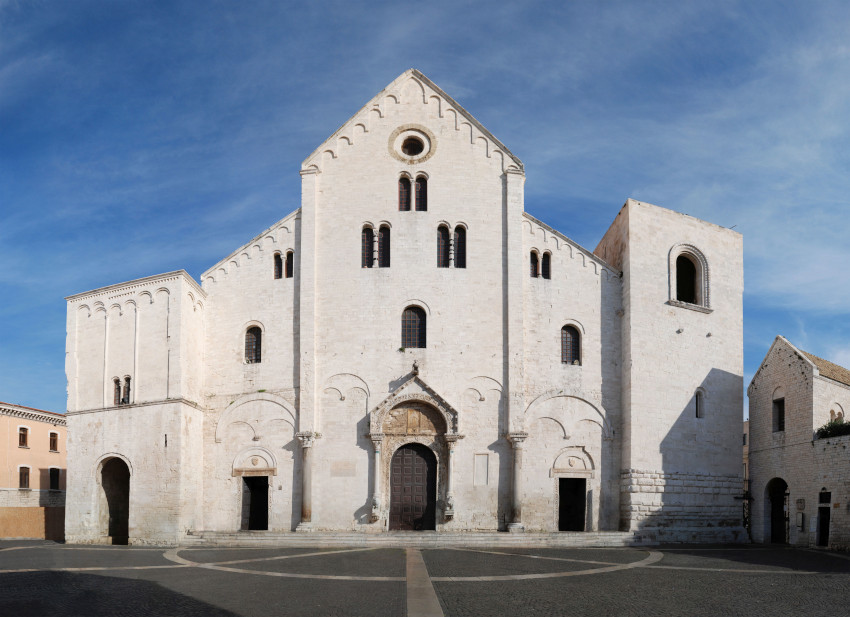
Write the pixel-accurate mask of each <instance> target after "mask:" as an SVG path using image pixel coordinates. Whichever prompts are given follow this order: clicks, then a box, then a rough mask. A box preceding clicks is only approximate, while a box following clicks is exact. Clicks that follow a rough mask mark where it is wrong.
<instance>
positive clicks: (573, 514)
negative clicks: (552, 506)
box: [558, 478, 587, 531]
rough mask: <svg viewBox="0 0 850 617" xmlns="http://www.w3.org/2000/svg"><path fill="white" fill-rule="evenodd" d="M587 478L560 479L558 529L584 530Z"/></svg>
mask: <svg viewBox="0 0 850 617" xmlns="http://www.w3.org/2000/svg"><path fill="white" fill-rule="evenodd" d="M586 508H587V480H585V479H584V478H559V479H558V531H584V519H585V510H586Z"/></svg>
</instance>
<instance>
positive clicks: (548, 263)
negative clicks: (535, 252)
mask: <svg viewBox="0 0 850 617" xmlns="http://www.w3.org/2000/svg"><path fill="white" fill-rule="evenodd" d="M542 262H543V263H542V268H541V270H542V272H543V278H545V279H549V278H552V255H551V253H543V259H542Z"/></svg>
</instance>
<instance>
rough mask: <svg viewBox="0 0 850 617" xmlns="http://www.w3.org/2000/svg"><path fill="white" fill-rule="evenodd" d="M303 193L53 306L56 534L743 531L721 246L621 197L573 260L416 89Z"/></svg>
mask: <svg viewBox="0 0 850 617" xmlns="http://www.w3.org/2000/svg"><path fill="white" fill-rule="evenodd" d="M300 175H301V181H302V192H301V203H300V204H292V205H291V206H290V208H291V209H292V212H291V213H290V214H288V215H286V216H285V217H284V218H282V219H281V220H280V221H279V222H277V223H275V224H274V225H272V226H271V227H270V228H268V229H266V230H265V231H263V232H261V233H260V234H258V235H257V236H256V237H254V238H253V239H251V240H249V241H248V242H246V243H245V244H244V245H242V246H241V247H238V248H236V249H235V250H234V251H233V252H232V253H231V254H230V255H228V256H226V257H224V258H223V259H222V260H221V261H219V262H218V263H216V264H214V265H213V266H212V267H211V268H210V269H209V270H207V271H206V272H204V273H203V275H202V276H201V279H200V284H199V283H198V282H196V281H194V280H193V279H192V278H191V277H190V276H189V275H188V274H187V273H186V272H184V271H177V272H170V273H167V274H162V275H157V276H151V277H147V278H143V279H138V280H134V281H130V282H127V283H121V284H117V285H111V286H108V287H103V288H100V289H95V290H93V291H88V292H85V293H80V294H77V295H74V296H71V297H69V298H67V301H68V313H67V332H68V338H67V356H66V367H67V376H68V422H69V426H70V427H71V429H72V433H71V442H70V444H69V501H68V516H67V526H68V528H67V531H68V539H69V541H72V542H107V541H113V542H123V541H129V542H131V543H143V542H158V543H174V542H180V541H181V539H183V538H185V537H186V534H187V533H191V534H199V533H202V532H204V531H217V532H232V533H237V532H239V531H240V530H264V529H268V530H271V531H278V532H287V531H296V530H298V531H309V530H324V531H356V532H361V533H370V534H371V533H386V532H390V531H395V530H406V529H410V530H420V529H423V530H427V529H431V530H437V531H445V532H475V531H495V530H509V531H514V532H522V531H545V532H551V531H559V530H563V531H591V530H593V531H600V530H602V531H604V530H626V531H634V532H636V533H641V534H646V535H649V536H652V537H656V538H659V539H670V540H676V539H682V540H703V539H704V540H734V539H739V538H741V537H742V534H743V529H742V527H741V508H740V501H739V500H736V497H740V491H741V481H742V478H741V459H740V432H739V431H740V410H741V407H742V404H743V401H742V391H743V377H742V374H743V342H742V324H743V313H742V290H743V255H742V239H741V236H740V235H739V234H738V233H736V232H734V231H731V230H729V229H726V228H723V227H720V226H717V225H714V224H711V223H708V222H705V221H701V220H698V219H695V218H693V217H690V216H686V215H684V214H679V213H677V212H673V211H671V210H666V209H664V208H659V207H657V206H653V205H651V204H647V203H642V202H639V201H635V200H628V201H627V202H626V204H625V205H624V206H623V207H622V208H621V209H620V210H619V212H616V210H615V209H612V210H611V217H612V218H613V219H614V220H613V223H612V225H611V227H610V228H609V229H608V230H607V232H605V233H604V235H603V237H602V240H601V241H600V243H599V245H598V246H597V247H596V249H594V250H589V249H587V248H584V247H582V246H580V245H578V244H577V243H576V242H574V241H573V240H571V239H570V238H569V237H568V236H566V235H564V234H563V233H561V232H559V231H556V230H555V229H552V228H551V227H550V226H548V225H547V224H545V223H544V222H542V221H539V220H537V219H536V218H534V217H532V216H530V215H529V214H527V213H526V212H525V211H524V187H525V180H526V178H525V168H524V165H523V163H522V162H521V161H520V159H519V158H518V157H517V156H516V155H514V154H513V153H512V152H511V151H510V150H509V149H508V148H507V147H506V146H505V145H504V144H503V143H502V142H500V141H499V140H498V139H497V138H496V137H495V136H493V135H492V134H491V133H490V132H489V131H487V129H485V128H484V127H483V126H482V125H481V124H480V123H479V122H478V121H477V120H476V119H475V118H474V117H473V116H472V115H471V114H469V112H467V111H466V110H465V109H463V108H462V107H461V106H460V105H459V104H458V103H457V102H456V101H455V100H453V99H452V98H451V97H450V96H449V95H448V94H446V93H445V92H443V91H442V90H441V89H440V88H439V87H437V86H436V85H435V84H434V83H433V82H431V81H430V80H429V79H428V78H427V77H425V76H424V75H422V74H421V73H419V72H418V71H415V70H410V71H407V72H405V73H403V74H402V75H401V76H399V77H398V78H397V79H396V80H395V81H393V82H392V83H391V84H390V85H388V86H387V87H386V88H385V89H384V90H383V91H381V92H380V93H378V94H377V95H376V96H375V97H374V98H373V99H372V100H371V101H369V102H368V103H367V104H366V105H365V106H364V107H363V108H362V109H360V110H359V111H358V112H357V113H356V114H355V115H354V116H353V117H352V118H351V119H350V120H348V121H347V122H346V123H345V124H344V125H343V126H342V127H340V128H339V129H338V130H337V131H336V132H335V133H334V134H333V135H332V136H331V137H330V138H328V139H327V140H326V141H325V142H324V143H323V144H322V145H320V146H319V147H318V148H317V149H316V150H315V151H314V152H313V153H312V154H310V155H309V156H308V157H307V159H306V160H305V161H304V163H303V165H302V166H301V170H300ZM186 241H187V242H190V241H191V239H187V240H186Z"/></svg>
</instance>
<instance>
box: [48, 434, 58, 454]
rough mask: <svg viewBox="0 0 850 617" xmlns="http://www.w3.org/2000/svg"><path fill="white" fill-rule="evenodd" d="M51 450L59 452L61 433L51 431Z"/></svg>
mask: <svg viewBox="0 0 850 617" xmlns="http://www.w3.org/2000/svg"><path fill="white" fill-rule="evenodd" d="M50 451H51V452H59V434H58V433H50Z"/></svg>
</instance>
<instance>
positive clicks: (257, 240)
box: [201, 208, 301, 283]
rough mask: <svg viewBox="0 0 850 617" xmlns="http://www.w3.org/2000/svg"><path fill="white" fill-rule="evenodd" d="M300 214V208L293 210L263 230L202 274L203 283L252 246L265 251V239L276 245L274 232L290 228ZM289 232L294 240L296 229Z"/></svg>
mask: <svg viewBox="0 0 850 617" xmlns="http://www.w3.org/2000/svg"><path fill="white" fill-rule="evenodd" d="M300 213H301V208H298V209H297V210H293V211H292V212H290V213H289V214H287V215H286V216H285V217H283V218H282V219H280V220H279V221H278V222H277V223H275V224H274V225H272V226H271V227H269V228H267V229H265V230H263V231H262V232H260V233H259V234H257V235H256V236H254V237H253V238H252V239H251V240H250V241H249V242H246V243H245V244H243V245H242V246H240V247H239V248H238V249H236V250H235V251H233V252H232V253H231V254H230V255H228V256H227V257H225V258H224V259H222V260H221V261H219V262H218V263H217V264H215V265H214V266H212V267H211V268H208V269H207V271H206V272H204V273H203V274H201V282H202V283H203V281H204V279H205V278H207V277H208V276H210V275H211V274H212V273H213V272H215V271H216V270H217V269H219V268H225V267H226V264H227V263H228V262H230V261H233V260H235V259H236V258H237V257H238V256H239V254H240V253H244V252H245V251H247V250H248V249H249V247H250V246H251V245H253V244H257V245H258V246H259V247H260V250H262V249H263V244H262V240H263V238H265V237H267V236H270V237H271V238H272V241H273V242H274V243H276V242H277V239H276V238H275V237H274V232H275V231H277V230H278V229H280V228H281V227H287V228H288V226H289V225H290V224H291V223H292V222H294V221H295V219H296V218H297V217H298V215H299V214H300ZM289 231H290V233H292V234H293V238H294V237H295V229H294V228H293V229H289ZM293 248H294V247H293Z"/></svg>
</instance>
